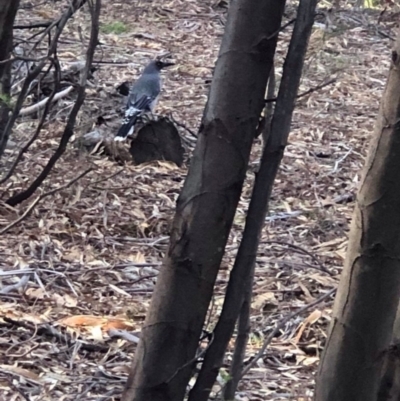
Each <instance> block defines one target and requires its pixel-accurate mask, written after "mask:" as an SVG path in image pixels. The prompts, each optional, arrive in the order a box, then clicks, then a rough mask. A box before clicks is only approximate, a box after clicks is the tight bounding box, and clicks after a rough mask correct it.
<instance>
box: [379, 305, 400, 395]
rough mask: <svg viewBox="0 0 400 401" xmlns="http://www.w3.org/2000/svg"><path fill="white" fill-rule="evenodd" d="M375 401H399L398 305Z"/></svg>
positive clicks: (399, 316)
mask: <svg viewBox="0 0 400 401" xmlns="http://www.w3.org/2000/svg"><path fill="white" fill-rule="evenodd" d="M382 372H383V374H382V379H381V383H380V388H379V393H378V398H377V401H400V304H399V307H398V308H397V314H396V320H395V322H394V326H393V335H392V344H391V347H390V349H389V350H388V351H387V352H386V353H385V361H384V364H383V371H382Z"/></svg>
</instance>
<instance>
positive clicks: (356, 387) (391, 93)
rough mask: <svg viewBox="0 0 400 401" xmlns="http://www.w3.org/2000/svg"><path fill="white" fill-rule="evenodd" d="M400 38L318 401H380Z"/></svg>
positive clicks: (392, 309)
mask: <svg viewBox="0 0 400 401" xmlns="http://www.w3.org/2000/svg"><path fill="white" fill-rule="evenodd" d="M399 88H400V36H399V38H398V39H397V41H396V45H395V48H394V50H393V52H392V65H391V68H390V72H389V77H388V82H387V84H386V88H385V92H384V94H383V98H382V102H381V107H380V111H379V115H378V121H377V125H376V129H375V134H374V138H373V140H372V144H371V148H370V151H369V155H368V159H367V163H366V166H365V169H364V176H363V180H362V182H361V185H360V189H359V192H358V196H357V202H356V207H355V212H354V215H353V222H352V227H351V231H350V240H349V245H348V252H347V258H346V262H345V266H344V270H343V273H342V277H341V282H340V285H339V290H338V293H337V296H336V300H335V307H334V311H333V319H332V326H331V330H330V334H329V337H328V340H327V344H326V346H325V351H324V353H323V356H322V359H321V363H320V367H319V372H318V377H317V386H316V395H315V400H316V401H376V399H377V395H378V389H379V384H380V379H381V368H382V364H383V360H384V356H385V354H386V353H387V351H388V347H389V344H390V340H391V335H392V329H393V323H394V320H395V315H396V309H397V306H398V303H399V294H400V207H399V202H400V180H399V171H400V158H399V154H400V124H399V121H400V91H399Z"/></svg>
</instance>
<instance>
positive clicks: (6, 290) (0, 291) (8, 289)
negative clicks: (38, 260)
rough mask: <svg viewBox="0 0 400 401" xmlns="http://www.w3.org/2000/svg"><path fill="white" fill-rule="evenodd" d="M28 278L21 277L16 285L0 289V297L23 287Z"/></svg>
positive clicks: (26, 276)
mask: <svg viewBox="0 0 400 401" xmlns="http://www.w3.org/2000/svg"><path fill="white" fill-rule="evenodd" d="M29 277H30V275H29V274H26V275H25V276H22V277H21V278H20V279H19V281H18V282H17V283H15V284H11V285H7V286H5V287H3V288H1V289H0V294H1V295H4V294H8V293H9V292H11V291H14V290H18V289H19V288H21V287H24V286H25V285H26V284H27V283H28V281H29Z"/></svg>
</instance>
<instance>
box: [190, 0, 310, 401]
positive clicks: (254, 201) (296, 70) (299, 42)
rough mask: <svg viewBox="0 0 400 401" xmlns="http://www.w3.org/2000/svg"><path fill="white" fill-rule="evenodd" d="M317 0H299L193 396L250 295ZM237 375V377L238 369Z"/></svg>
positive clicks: (210, 380) (203, 387) (208, 384)
mask: <svg viewBox="0 0 400 401" xmlns="http://www.w3.org/2000/svg"><path fill="white" fill-rule="evenodd" d="M316 3H317V0H300V5H299V9H298V13H297V21H296V25H295V27H294V30H293V36H292V40H291V42H290V46H289V51H288V54H287V56H286V60H285V64H284V66H283V75H282V80H281V84H280V88H279V93H278V98H277V102H276V109H275V113H274V115H273V117H272V123H271V128H270V134H269V135H268V138H267V142H266V143H265V146H264V151H263V155H262V158H261V163H260V168H259V170H258V172H257V175H256V179H255V182H254V187H253V192H252V196H251V201H250V205H249V210H248V212H247V217H246V226H245V229H244V233H243V238H242V241H241V243H240V246H239V250H238V253H237V256H236V260H235V264H234V266H233V269H232V271H231V274H230V278H229V284H228V288H227V291H226V295H225V300H224V305H223V308H222V312H221V316H220V318H219V321H218V323H217V326H216V327H215V330H214V332H213V334H214V337H213V341H212V343H211V344H210V346H209V348H208V349H207V352H206V354H205V356H204V362H203V366H202V368H201V370H200V373H199V375H198V378H197V381H196V384H195V386H194V387H193V390H192V391H191V393H190V396H189V401H207V400H208V395H209V393H210V390H209V389H210V388H212V386H213V384H214V381H215V379H216V377H217V374H218V371H219V368H220V367H221V365H222V362H223V357H224V354H225V350H226V347H227V345H228V342H229V340H230V338H231V337H232V334H233V330H234V327H235V322H236V320H237V318H238V316H239V312H240V308H241V304H242V303H243V299H244V294H245V292H246V286H247V290H248V291H249V292H250V294H249V295H250V296H251V285H252V278H253V274H254V266H255V262H256V255H257V248H258V243H259V239H260V235H261V230H262V228H263V226H264V221H265V216H266V214H267V209H268V202H269V198H270V195H271V191H272V186H273V183H274V180H275V177H276V173H277V171H278V168H279V165H280V162H281V160H282V157H283V152H284V150H285V147H286V143H287V138H288V135H289V132H290V124H291V121H292V114H293V110H294V105H295V101H296V95H297V90H298V87H299V84H300V78H301V73H302V69H303V63H304V58H305V55H306V51H307V45H308V39H309V37H310V34H311V30H312V26H313V23H314V14H315V7H316ZM268 123H270V122H268ZM248 301H249V300H248ZM248 313H250V312H248ZM245 325H246V324H245V323H244V326H245ZM234 376H235V375H234ZM233 380H236V381H237V380H238V375H237V374H236V378H235V377H233ZM231 395H232V394H231Z"/></svg>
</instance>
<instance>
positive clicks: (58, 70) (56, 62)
mask: <svg viewBox="0 0 400 401" xmlns="http://www.w3.org/2000/svg"><path fill="white" fill-rule="evenodd" d="M52 64H53V65H54V78H55V84H54V88H53V91H52V92H51V94H50V96H49V97H48V98H47V99H48V100H49V101H48V102H47V103H46V105H45V108H44V112H43V115H42V117H41V119H40V122H39V124H38V126H37V127H36V131H35V133H34V134H33V135H32V137H31V138H30V139H29V140H28V142H26V144H25V145H24V146H23V147H22V148H21V149H20V151H19V152H18V155H17V157H16V158H15V160H14V162H13V164H12V166H11V167H10V169H9V171H8V173H7V174H5V176H4V177H3V178H2V179H1V180H0V185H1V184H3V183H4V182H6V181H7V180H8V179H9V178H10V177H11V176H12V174H13V172H14V170H15V169H16V167H17V165H18V163H19V162H20V160H21V159H22V156H23V155H24V154H25V153H26V152H27V150H28V149H29V148H30V146H31V145H32V143H33V142H35V140H36V139H37V137H38V136H39V134H40V131H41V130H42V127H43V125H44V123H45V120H46V117H47V114H48V112H49V110H50V104H51V102H52V100H53V98H54V97H55V96H56V93H57V90H58V87H59V84H60V79H61V68H60V62H59V60H58V57H57V53H54V58H53V60H52Z"/></svg>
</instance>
